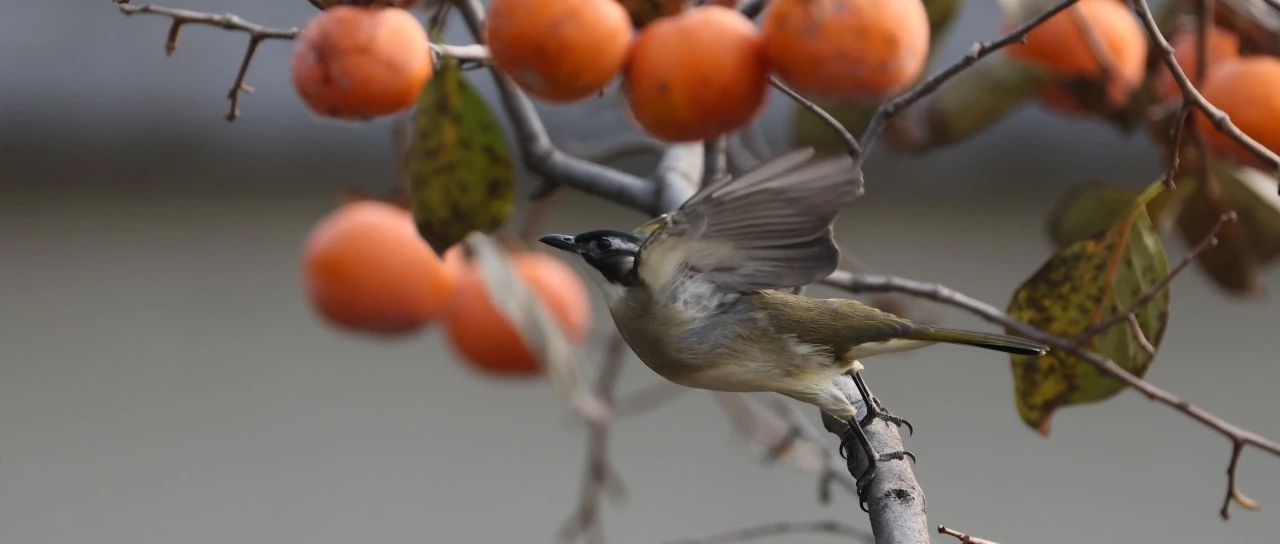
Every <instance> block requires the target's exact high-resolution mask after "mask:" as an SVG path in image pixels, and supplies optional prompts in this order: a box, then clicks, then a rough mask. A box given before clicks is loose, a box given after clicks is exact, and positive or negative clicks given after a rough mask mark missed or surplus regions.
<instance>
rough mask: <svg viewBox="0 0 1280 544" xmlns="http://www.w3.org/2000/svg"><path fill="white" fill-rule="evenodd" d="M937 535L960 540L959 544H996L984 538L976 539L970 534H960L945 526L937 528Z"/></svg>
mask: <svg viewBox="0 0 1280 544" xmlns="http://www.w3.org/2000/svg"><path fill="white" fill-rule="evenodd" d="M938 534H940V535H947V536H954V537H956V538H957V539H959V540H960V544H996V543H995V542H994V541H991V540H987V539H985V538H978V537H976V536H973V535H970V534H966V533H962V532H960V531H957V530H955V529H952V528H950V527H947V526H946V525H939V526H938Z"/></svg>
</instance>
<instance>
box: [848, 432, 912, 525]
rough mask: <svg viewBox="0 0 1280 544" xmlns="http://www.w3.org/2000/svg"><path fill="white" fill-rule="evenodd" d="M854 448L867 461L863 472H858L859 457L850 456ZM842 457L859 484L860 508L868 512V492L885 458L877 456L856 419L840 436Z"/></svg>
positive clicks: (891, 457) (857, 484) (891, 455)
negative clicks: (879, 464)
mask: <svg viewBox="0 0 1280 544" xmlns="http://www.w3.org/2000/svg"><path fill="white" fill-rule="evenodd" d="M855 442H856V445H855ZM854 447H857V448H858V449H860V450H862V453H863V458H864V459H866V466H864V467H862V470H858V467H857V457H856V456H853V455H850V452H851V451H852V448H854ZM840 456H841V457H843V458H844V459H845V460H846V462H847V464H848V468H849V474H852V475H853V477H854V479H855V480H856V482H857V483H856V487H857V492H858V506H859V507H860V508H862V510H863V511H868V510H867V491H868V490H869V488H870V484H871V480H872V479H873V478H875V475H876V463H877V462H879V461H880V460H881V459H884V456H882V455H878V454H876V451H875V449H874V448H872V447H871V442H869V441H868V440H867V435H866V433H864V432H863V431H862V427H861V426H860V425H859V423H858V421H857V419H856V418H855V419H851V420H850V421H849V422H848V427H846V428H845V430H844V432H843V433H842V434H841V436H840ZM893 458H895V457H893V454H890V457H889V458H888V459H893ZM899 458H900V456H899ZM888 459H885V460H888ZM912 459H915V456H912Z"/></svg>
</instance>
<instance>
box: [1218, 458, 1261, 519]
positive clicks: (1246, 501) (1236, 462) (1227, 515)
mask: <svg viewBox="0 0 1280 544" xmlns="http://www.w3.org/2000/svg"><path fill="white" fill-rule="evenodd" d="M1244 446H1245V444H1244V442H1241V441H1238V440H1237V441H1233V442H1231V462H1230V463H1228V464H1227V494H1226V496H1225V497H1223V499H1222V508H1221V509H1220V510H1218V515H1219V516H1222V519H1231V503H1232V502H1234V503H1236V504H1239V505H1240V507H1241V508H1244V509H1245V510H1257V509H1258V502H1257V501H1255V500H1253V499H1251V498H1249V496H1248V495H1245V494H1244V493H1243V492H1241V491H1240V488H1239V487H1236V470H1237V469H1238V468H1239V466H1240V455H1241V454H1243V453H1244Z"/></svg>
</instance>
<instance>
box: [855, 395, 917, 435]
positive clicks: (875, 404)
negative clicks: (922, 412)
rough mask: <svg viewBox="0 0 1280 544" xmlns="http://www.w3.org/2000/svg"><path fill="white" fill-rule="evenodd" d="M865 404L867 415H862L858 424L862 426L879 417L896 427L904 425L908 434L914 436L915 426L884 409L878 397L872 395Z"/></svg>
mask: <svg viewBox="0 0 1280 544" xmlns="http://www.w3.org/2000/svg"><path fill="white" fill-rule="evenodd" d="M866 406H867V415H865V416H862V420H861V421H859V422H858V424H859V425H861V426H862V427H863V428H865V427H866V426H867V425H870V424H871V422H872V421H875V420H877V419H879V420H881V421H886V422H889V423H891V424H893V425H894V426H896V427H898V428H902V427H906V428H907V434H908V435H909V436H915V434H916V428H915V427H914V426H912V425H911V422H910V421H907V420H906V418H901V417H898V416H895V415H893V413H892V412H890V411H889V410H887V409H885V407H884V405H882V404H880V399H877V398H875V397H872V399H871V402H870V403H869V404H867V405H866Z"/></svg>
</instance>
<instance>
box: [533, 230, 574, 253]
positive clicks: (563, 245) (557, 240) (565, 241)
mask: <svg viewBox="0 0 1280 544" xmlns="http://www.w3.org/2000/svg"><path fill="white" fill-rule="evenodd" d="M538 241H539V242H542V243H544V244H547V245H549V246H551V247H554V248H556V249H561V250H564V251H569V252H573V253H577V252H578V244H577V243H576V242H575V241H574V239H573V237H572V236H569V235H567V234H548V235H546V236H543V237H542V238H538Z"/></svg>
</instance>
